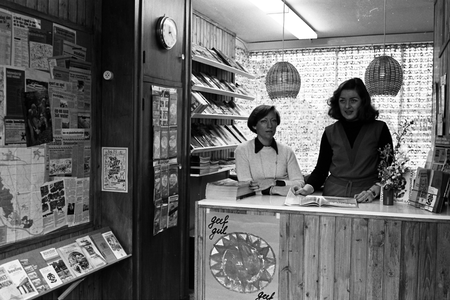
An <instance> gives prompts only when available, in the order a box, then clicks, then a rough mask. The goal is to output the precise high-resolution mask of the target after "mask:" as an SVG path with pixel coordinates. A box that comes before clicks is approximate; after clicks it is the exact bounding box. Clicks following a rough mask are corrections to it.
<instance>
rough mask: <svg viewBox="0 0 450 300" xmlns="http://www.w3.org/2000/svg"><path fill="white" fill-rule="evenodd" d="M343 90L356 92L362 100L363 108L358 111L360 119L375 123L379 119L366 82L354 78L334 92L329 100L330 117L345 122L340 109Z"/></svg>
mask: <svg viewBox="0 0 450 300" xmlns="http://www.w3.org/2000/svg"><path fill="white" fill-rule="evenodd" d="M343 90H355V91H356V92H357V93H358V95H359V97H360V98H361V106H360V107H359V110H358V119H359V120H361V121H373V120H375V119H377V118H378V115H379V112H378V110H376V109H375V108H374V107H373V106H372V99H371V98H370V94H369V92H368V91H367V88H366V86H365V84H364V82H363V81H362V80H361V79H360V78H352V79H349V80H347V81H344V82H343V83H341V84H340V85H339V87H338V88H337V90H335V91H334V93H333V96H332V97H331V98H330V99H329V100H328V105H329V106H330V109H329V110H328V115H329V116H330V117H332V118H333V119H336V120H344V119H345V118H344V117H343V116H342V114H341V110H340V109H339V98H340V97H341V93H342V91H343Z"/></svg>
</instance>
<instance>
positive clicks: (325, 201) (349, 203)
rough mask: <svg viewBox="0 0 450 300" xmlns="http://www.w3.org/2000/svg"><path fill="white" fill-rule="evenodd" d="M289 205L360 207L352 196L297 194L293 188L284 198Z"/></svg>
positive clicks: (285, 203)
mask: <svg viewBox="0 0 450 300" xmlns="http://www.w3.org/2000/svg"><path fill="white" fill-rule="evenodd" d="M284 205H287V206H316V207H320V206H334V207H358V202H357V201H356V199H355V198H350V197H334V196H318V195H308V196H303V195H295V194H294V193H293V192H292V189H289V192H288V194H287V196H286V199H285V200H284Z"/></svg>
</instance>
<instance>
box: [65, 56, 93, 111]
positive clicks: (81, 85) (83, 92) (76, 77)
mask: <svg viewBox="0 0 450 300" xmlns="http://www.w3.org/2000/svg"><path fill="white" fill-rule="evenodd" d="M69 71H70V73H69V80H70V82H72V84H73V90H74V93H75V94H76V95H77V104H78V110H80V111H90V110H91V64H90V63H88V62H82V61H77V60H71V61H70V68H69Z"/></svg>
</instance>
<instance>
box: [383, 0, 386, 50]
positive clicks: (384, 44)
mask: <svg viewBox="0 0 450 300" xmlns="http://www.w3.org/2000/svg"><path fill="white" fill-rule="evenodd" d="M383 55H386V0H384V34H383Z"/></svg>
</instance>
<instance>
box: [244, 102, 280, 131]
mask: <svg viewBox="0 0 450 300" xmlns="http://www.w3.org/2000/svg"><path fill="white" fill-rule="evenodd" d="M271 111H274V112H275V115H276V118H277V122H278V124H280V122H281V118H280V113H279V112H278V110H277V109H276V108H275V106H273V105H272V106H270V105H260V106H257V107H255V108H254V109H253V111H252V113H251V114H250V116H249V117H248V119H247V127H248V129H250V130H251V131H252V132H254V133H256V129H255V128H253V127H256V123H258V122H259V120H261V119H262V118H264V117H265V116H267V115H268V114H269V113H270V112H271Z"/></svg>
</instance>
